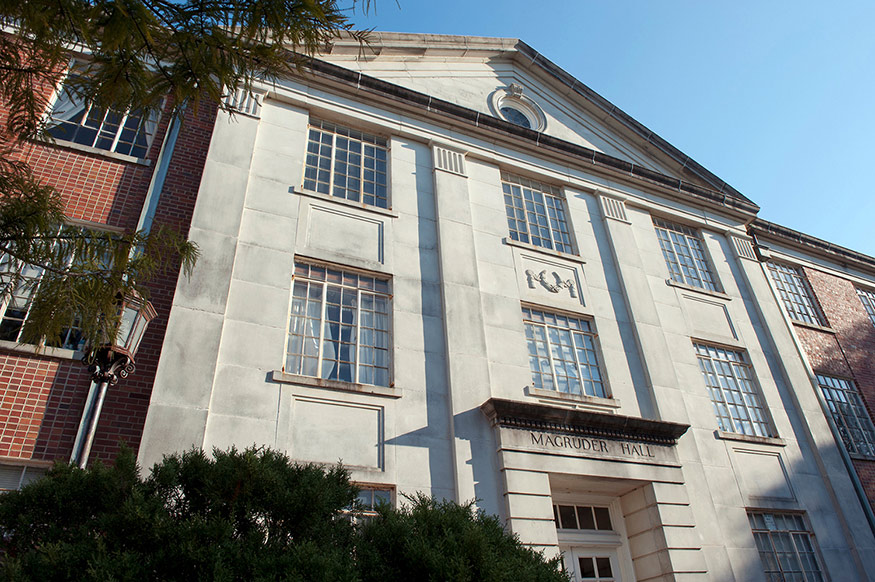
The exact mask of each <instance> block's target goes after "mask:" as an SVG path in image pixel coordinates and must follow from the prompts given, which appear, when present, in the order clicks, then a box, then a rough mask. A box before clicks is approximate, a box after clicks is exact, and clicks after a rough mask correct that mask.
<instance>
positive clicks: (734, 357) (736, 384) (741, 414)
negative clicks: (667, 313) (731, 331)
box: [694, 344, 773, 437]
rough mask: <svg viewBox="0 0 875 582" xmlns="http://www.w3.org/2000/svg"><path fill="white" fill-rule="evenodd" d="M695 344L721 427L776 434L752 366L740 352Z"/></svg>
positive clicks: (755, 433)
mask: <svg viewBox="0 0 875 582" xmlns="http://www.w3.org/2000/svg"><path fill="white" fill-rule="evenodd" d="M694 347H695V349H696V354H697V355H698V359H699V369H700V370H701V372H702V377H703V378H704V380H705V386H706V387H707V389H708V394H709V396H710V397H711V403H712V405H713V408H714V414H715V415H716V417H717V424H718V425H719V426H720V429H721V430H724V431H727V432H736V433H740V434H747V435H752V436H762V437H769V436H773V435H772V429H771V424H770V423H769V421H768V415H767V414H766V411H765V407H764V406H763V403H762V397H761V395H760V392H759V389H758V387H757V386H756V384H755V383H754V382H753V374H752V371H751V368H750V365H749V364H747V363H746V362H745V360H744V358H743V356H742V354H741V352H735V351H732V350H727V349H723V348H718V347H715V346H707V345H704V344H694Z"/></svg>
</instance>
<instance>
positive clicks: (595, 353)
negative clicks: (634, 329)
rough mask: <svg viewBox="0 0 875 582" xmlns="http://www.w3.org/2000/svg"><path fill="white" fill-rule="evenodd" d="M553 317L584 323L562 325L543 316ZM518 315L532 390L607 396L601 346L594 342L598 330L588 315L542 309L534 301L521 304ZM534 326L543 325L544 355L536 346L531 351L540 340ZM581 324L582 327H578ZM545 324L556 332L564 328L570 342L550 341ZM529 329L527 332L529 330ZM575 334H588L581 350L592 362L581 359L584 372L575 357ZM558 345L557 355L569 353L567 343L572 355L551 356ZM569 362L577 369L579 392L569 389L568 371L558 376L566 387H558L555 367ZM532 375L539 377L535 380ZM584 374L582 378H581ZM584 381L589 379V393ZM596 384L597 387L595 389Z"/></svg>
mask: <svg viewBox="0 0 875 582" xmlns="http://www.w3.org/2000/svg"><path fill="white" fill-rule="evenodd" d="M534 314H539V315H541V316H542V319H541V320H540V321H538V320H537V318H534ZM550 317H552V318H554V321H558V320H561V319H565V320H571V321H573V322H577V323H582V324H585V326H581V327H579V328H573V327H571V326H562V327H560V326H559V325H556V324H552V323H548V322H545V319H546V318H550ZM522 319H523V327H524V332H525V339H526V346H527V349H528V354H529V370H530V371H531V374H532V387H533V388H534V389H536V390H544V391H545V392H553V393H556V394H559V395H569V396H572V397H583V398H599V399H609V398H611V391H610V388H609V386H608V382H607V379H606V377H605V374H604V370H603V358H602V356H601V354H600V352H601V347H600V345H599V342H598V333H597V332H596V330H595V326H594V323H595V322H594V321H593V319H592V318H590V317H585V316H582V315H580V314H571V313H566V312H562V311H555V310H551V309H545V308H543V307H540V306H534V305H526V304H524V305H522ZM535 326H541V327H543V328H544V333H543V335H542V338H543V340H544V341H545V342H546V356H544V355H543V354H542V353H541V352H539V351H538V350H537V349H535V350H534V351H533V345H534V343H535V341H536V340H541V339H542V338H538V337H537V334H536V332H535ZM583 327H585V328H586V329H582V328H583ZM549 328H552V329H556V330H559V332H568V333H570V334H571V343H570V344H568V343H560V344H559V345H558V346H556V345H554V343H553V342H552V341H551V339H550V333H549ZM530 330H531V333H530ZM576 335H582V336H583V337H584V338H588V340H589V344H588V345H585V346H584V352H586V353H588V354H591V356H592V362H590V361H589V360H588V361H587V362H586V363H585V366H586V369H587V370H588V371H589V374H588V375H586V376H585V375H584V374H583V370H582V368H581V366H582V364H581V360H580V357H579V354H578V352H579V349H580V348H579V347H578V344H577V342H576V341H575V340H576ZM557 347H558V348H559V353H560V355H564V356H567V355H568V354H569V350H568V348H569V347H570V348H571V350H570V353H571V355H572V357H573V358H574V359H573V361H572V360H568V359H563V360H561V361H558V360H557V358H555V355H556V353H557V352H556V348H557ZM545 357H546V359H547V360H548V365H549V370H546V371H545V370H544V368H543V366H541V364H542V363H543V360H544V359H545ZM535 360H538V369H537V370H536V369H535V365H534V364H535ZM569 362H571V363H573V364H574V369H575V370H576V372H577V373H578V376H577V380H578V385H579V388H580V391H579V392H574V391H572V389H571V383H570V380H571V379H572V376H570V375H568V374H563V375H562V377H564V378H565V379H566V386H567V390H560V388H559V377H560V376H559V375H558V374H557V370H559V369H560V368H561V369H562V370H565V371H568V366H567V363H569ZM593 370H595V372H596V374H595V375H593V374H592V371H593ZM548 372H549V378H550V384H551V387H548V386H547V385H546V384H545V382H544V380H543V379H544V378H546V377H548ZM536 376H538V377H540V378H541V381H540V382H539V381H538V379H537V378H536ZM585 377H586V378H588V380H585V379H584V378H585ZM586 382H590V383H591V384H592V385H593V392H594V393H593V394H590V393H588V392H587V391H586V388H585V386H586ZM597 387H600V388H601V389H600V390H598V389H597ZM599 392H601V393H599Z"/></svg>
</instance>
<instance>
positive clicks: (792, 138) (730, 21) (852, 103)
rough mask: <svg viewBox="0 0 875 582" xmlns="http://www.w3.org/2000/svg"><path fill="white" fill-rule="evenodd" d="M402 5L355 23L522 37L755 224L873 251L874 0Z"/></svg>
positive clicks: (385, 4) (389, 0)
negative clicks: (694, 167) (708, 179)
mask: <svg viewBox="0 0 875 582" xmlns="http://www.w3.org/2000/svg"><path fill="white" fill-rule="evenodd" d="M399 3H400V4H396V3H395V2H394V0H378V1H377V4H376V10H374V6H373V4H372V7H371V11H370V13H369V14H368V16H366V17H363V16H361V15H359V16H358V17H356V18H355V21H356V22H357V24H358V25H360V26H361V27H373V28H375V29H377V30H382V31H391V32H427V33H435V34H462V35H478V36H501V37H512V38H520V39H522V40H523V41H525V42H526V43H527V44H529V45H531V46H532V47H533V48H534V49H535V50H537V51H539V52H540V53H542V54H543V55H544V56H546V57H547V58H549V59H550V60H552V61H553V62H554V63H556V64H557V65H559V66H560V67H562V68H563V69H565V70H566V71H568V72H569V73H571V74H572V75H574V76H575V77H577V78H578V79H580V80H581V81H582V82H583V83H586V84H587V85H589V86H590V87H591V88H592V89H593V90H595V91H597V92H598V93H600V94H601V95H603V96H604V97H606V98H607V99H609V100H610V101H612V102H613V103H614V104H615V105H617V106H618V107H620V108H621V109H623V110H624V111H626V112H627V113H629V114H630V115H632V116H633V117H635V118H636V119H637V120H638V121H640V122H641V123H643V124H644V125H645V126H647V127H649V128H650V129H651V130H653V131H655V132H656V133H658V134H659V135H661V136H662V137H663V138H665V139H666V140H668V141H669V142H670V143H672V144H674V145H675V146H676V147H677V148H679V149H680V150H681V151H683V152H684V153H686V154H687V155H689V156H690V157H692V158H693V159H695V160H696V161H698V162H699V163H701V164H702V165H704V166H705V167H706V168H708V169H709V170H711V171H712V172H714V173H715V174H717V175H718V176H719V177H720V178H722V179H723V180H725V181H726V182H728V183H729V184H731V185H732V186H734V187H735V188H736V189H738V190H739V191H741V192H742V193H743V194H744V195H745V196H747V197H748V198H750V199H752V200H753V201H754V202H756V203H757V204H759V205H760V206H761V208H762V210H761V211H760V216H761V217H762V218H764V219H766V220H771V221H773V222H777V223H779V224H783V225H785V226H788V227H790V228H794V229H796V230H800V231H802V232H806V233H808V234H811V235H814V236H817V237H820V238H823V239H826V240H828V241H830V242H833V243H836V244H839V245H842V246H846V247H849V248H851V249H854V250H857V251H860V252H863V253H866V254H869V255H875V237H873V236H872V233H873V229H875V196H873V195H875V186H873V179H875V141H873V136H875V26H873V23H875V2H872V1H871V0H869V1H858V0H848V1H844V2H841V3H835V4H831V5H829V6H828V5H827V3H824V2H813V1H810V0H797V1H795V2H785V1H783V0H776V1H768V0H767V1H760V2H753V1H751V0H740V1H734V2H723V3H718V2H701V1H699V2H694V1H675V0H664V1H662V2H657V1H655V0H615V1H613V2H609V1H604V0H603V1H600V2H595V1H593V0H567V1H565V2H557V1H551V0H542V1H541V2H532V1H528V2H523V1H520V0H503V1H501V2H496V1H482V2H478V1H476V0H469V1H467V2H466V1H461V0H442V1H440V2H423V1H422V0H399Z"/></svg>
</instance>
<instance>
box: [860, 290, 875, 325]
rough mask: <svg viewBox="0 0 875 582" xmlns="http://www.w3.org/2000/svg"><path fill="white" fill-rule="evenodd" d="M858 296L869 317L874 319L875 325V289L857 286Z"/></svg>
mask: <svg viewBox="0 0 875 582" xmlns="http://www.w3.org/2000/svg"><path fill="white" fill-rule="evenodd" d="M857 297H859V298H860V301H861V302H862V303H863V309H865V310H866V313H868V314H869V319H871V320H872V325H875V291H868V290H866V289H860V288H859V287H857Z"/></svg>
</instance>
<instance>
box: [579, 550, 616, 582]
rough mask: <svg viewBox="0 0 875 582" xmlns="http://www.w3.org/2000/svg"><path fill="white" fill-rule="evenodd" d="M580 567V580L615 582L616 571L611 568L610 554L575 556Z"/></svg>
mask: <svg viewBox="0 0 875 582" xmlns="http://www.w3.org/2000/svg"><path fill="white" fill-rule="evenodd" d="M575 557H576V558H577V565H578V566H579V567H580V571H579V573H578V575H579V578H578V579H579V580H581V581H584V580H597V581H598V582H613V581H614V580H615V578H614V571H613V568H611V558H610V557H608V556H575Z"/></svg>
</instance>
